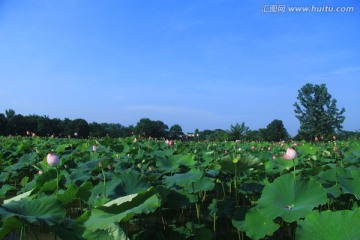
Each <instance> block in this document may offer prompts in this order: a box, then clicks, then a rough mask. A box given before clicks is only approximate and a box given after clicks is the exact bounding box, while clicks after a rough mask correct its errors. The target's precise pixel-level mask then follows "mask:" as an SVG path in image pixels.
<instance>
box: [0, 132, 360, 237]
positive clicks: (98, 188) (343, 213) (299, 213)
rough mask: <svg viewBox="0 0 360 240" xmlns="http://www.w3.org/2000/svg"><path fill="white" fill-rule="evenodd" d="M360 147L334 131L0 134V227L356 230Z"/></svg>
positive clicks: (15, 230) (91, 232) (28, 232)
mask: <svg viewBox="0 0 360 240" xmlns="http://www.w3.org/2000/svg"><path fill="white" fill-rule="evenodd" d="M49 153H53V154H49ZM359 153H360V142H359V141H346V142H345V141H339V140H337V139H335V140H332V141H329V142H323V141H321V140H320V141H318V142H316V143H313V144H310V143H306V142H291V141H290V142H277V143H269V142H243V141H240V142H239V141H237V142H235V141H231V142H226V141H224V142H212V143H209V142H181V141H176V142H175V144H173V143H171V144H170V143H169V142H165V141H156V140H148V138H142V139H139V138H138V137H137V138H135V137H131V138H125V139H115V138H101V139H59V138H40V137H27V138H23V137H0V166H1V169H2V172H1V174H0V200H1V201H2V205H1V206H0V239H1V238H3V237H4V236H6V235H17V236H20V237H24V236H31V237H33V239H36V237H37V238H38V239H46V237H45V236H46V234H48V235H51V236H52V239H53V238H54V235H55V236H59V237H60V238H62V239H134V240H135V239H174V240H175V239H300V240H301V239H320V240H322V239H324V240H325V239H326V240H331V239H334V240H335V239H345V240H347V239H348V240H350V239H351V240H352V239H356V238H357V237H358V236H359V235H360V228H359V226H360V220H359V219H360V210H359V207H358V206H359V204H360V202H359V196H360V188H359V184H358V182H359V181H360V170H359V166H360V155H359ZM55 155H56V156H55ZM57 156H58V157H59V158H57ZM50 164H51V165H50ZM39 236H41V237H39Z"/></svg>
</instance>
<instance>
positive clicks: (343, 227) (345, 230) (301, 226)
mask: <svg viewBox="0 0 360 240" xmlns="http://www.w3.org/2000/svg"><path fill="white" fill-rule="evenodd" d="M359 226H360V210H359V209H356V210H355V211H350V210H342V211H336V212H332V211H330V210H327V211H324V212H318V211H313V212H311V213H310V214H309V215H307V216H306V218H305V219H304V220H301V221H299V222H298V227H297V229H296V239H298V240H338V239H341V240H353V239H359V236H360V228H359Z"/></svg>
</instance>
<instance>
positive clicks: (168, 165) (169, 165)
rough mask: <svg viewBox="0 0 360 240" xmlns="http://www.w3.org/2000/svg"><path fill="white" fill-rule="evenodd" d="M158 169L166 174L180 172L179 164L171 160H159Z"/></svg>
mask: <svg viewBox="0 0 360 240" xmlns="http://www.w3.org/2000/svg"><path fill="white" fill-rule="evenodd" d="M156 167H157V168H159V169H160V170H161V171H162V172H164V173H175V172H178V171H179V164H178V163H177V161H174V159H171V158H159V159H158V160H157V161H156Z"/></svg>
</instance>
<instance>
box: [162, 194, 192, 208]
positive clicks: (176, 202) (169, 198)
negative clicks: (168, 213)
mask: <svg viewBox="0 0 360 240" xmlns="http://www.w3.org/2000/svg"><path fill="white" fill-rule="evenodd" d="M161 191H162V192H164V191H165V190H164V189H163V190H161ZM165 197H166V198H165V199H164V198H162V203H163V206H164V207H168V208H170V209H171V208H174V209H180V208H184V207H189V206H191V205H193V204H194V203H195V202H196V198H195V196H194V194H192V193H190V192H188V191H186V190H184V189H172V190H170V192H169V193H166V196H165Z"/></svg>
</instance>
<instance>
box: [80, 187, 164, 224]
mask: <svg viewBox="0 0 360 240" xmlns="http://www.w3.org/2000/svg"><path fill="white" fill-rule="evenodd" d="M159 206H160V199H159V197H158V195H157V191H156V189H155V188H154V187H151V188H149V189H148V190H147V191H143V192H139V193H137V194H131V195H128V196H125V197H120V198H117V199H115V200H113V201H110V202H108V203H106V204H104V205H103V206H101V207H98V208H93V209H92V210H91V216H90V217H89V219H88V220H87V221H86V222H85V223H84V225H85V227H86V228H87V229H88V230H91V231H96V230H98V229H103V230H105V229H109V226H111V225H112V224H113V223H119V222H126V221H128V220H130V219H131V218H132V217H133V216H134V215H136V214H140V213H145V214H147V213H150V212H153V211H155V210H156V209H157V208H158V207H159Z"/></svg>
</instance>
